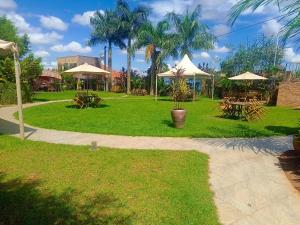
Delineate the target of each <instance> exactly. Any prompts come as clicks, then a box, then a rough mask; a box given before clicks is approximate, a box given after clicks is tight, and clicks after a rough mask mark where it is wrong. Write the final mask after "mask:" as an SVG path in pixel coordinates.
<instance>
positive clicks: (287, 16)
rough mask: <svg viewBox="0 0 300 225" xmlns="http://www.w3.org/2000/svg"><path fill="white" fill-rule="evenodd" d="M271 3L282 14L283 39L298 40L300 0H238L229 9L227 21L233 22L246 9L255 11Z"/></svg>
mask: <svg viewBox="0 0 300 225" xmlns="http://www.w3.org/2000/svg"><path fill="white" fill-rule="evenodd" d="M268 4H273V5H277V6H278V10H279V11H280V13H281V14H282V16H281V18H280V19H281V20H282V21H285V24H284V26H283V28H282V30H281V32H282V33H283V41H284V42H285V41H287V39H292V40H293V39H296V42H297V41H299V31H300V14H299V9H300V1H298V0H294V1H286V0H239V1H238V2H237V3H236V4H235V5H234V6H233V7H232V8H231V10H230V13H229V22H230V23H231V24H234V23H235V21H236V20H237V18H238V17H239V16H240V15H241V14H242V13H243V12H244V11H246V10H249V9H250V10H253V11H255V10H256V9H258V8H259V7H261V6H264V5H268Z"/></svg>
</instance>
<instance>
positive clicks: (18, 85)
mask: <svg viewBox="0 0 300 225" xmlns="http://www.w3.org/2000/svg"><path fill="white" fill-rule="evenodd" d="M13 54H14V63H15V73H16V88H17V101H18V112H19V123H20V138H21V139H22V140H24V122H23V106H22V92H21V82H20V74H21V68H20V63H19V53H18V46H17V45H16V49H15V50H14V51H13Z"/></svg>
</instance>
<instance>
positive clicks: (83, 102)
mask: <svg viewBox="0 0 300 225" xmlns="http://www.w3.org/2000/svg"><path fill="white" fill-rule="evenodd" d="M101 101H102V99H101V98H100V97H99V96H98V95H96V94H91V95H88V94H86V93H84V92H81V93H77V94H76V97H75V98H74V104H75V105H76V106H77V107H78V108H81V109H82V108H88V107H97V106H98V105H99V104H100V102H101Z"/></svg>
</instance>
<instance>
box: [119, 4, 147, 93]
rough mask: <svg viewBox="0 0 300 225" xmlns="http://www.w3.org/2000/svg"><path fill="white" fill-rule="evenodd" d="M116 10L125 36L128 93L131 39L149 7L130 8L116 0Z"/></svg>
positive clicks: (144, 20) (128, 87) (128, 88)
mask: <svg viewBox="0 0 300 225" xmlns="http://www.w3.org/2000/svg"><path fill="white" fill-rule="evenodd" d="M116 11H117V15H118V17H119V18H120V21H121V27H122V29H123V32H124V33H125V35H126V38H127V94H130V88H131V87H130V83H131V79H130V78H131V58H132V54H133V52H132V39H133V38H135V37H136V36H137V34H138V31H139V29H140V28H141V26H142V25H143V24H144V23H145V22H146V21H147V17H148V14H149V9H148V8H146V7H144V6H137V7H136V8H135V9H133V10H131V9H130V7H129V5H128V3H127V2H126V1H124V0H118V2H117V8H116Z"/></svg>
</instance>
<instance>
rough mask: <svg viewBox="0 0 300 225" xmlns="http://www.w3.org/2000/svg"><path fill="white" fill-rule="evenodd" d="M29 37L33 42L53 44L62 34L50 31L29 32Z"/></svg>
mask: <svg viewBox="0 0 300 225" xmlns="http://www.w3.org/2000/svg"><path fill="white" fill-rule="evenodd" d="M29 38H30V41H31V42H32V43H33V44H54V43H55V42H57V41H59V40H61V39H62V38H63V36H62V35H60V34H58V33H56V32H54V31H52V32H48V33H41V32H36V33H30V34H29Z"/></svg>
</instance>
